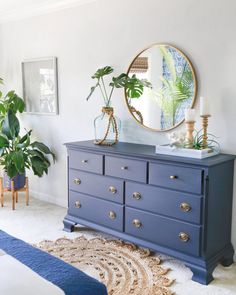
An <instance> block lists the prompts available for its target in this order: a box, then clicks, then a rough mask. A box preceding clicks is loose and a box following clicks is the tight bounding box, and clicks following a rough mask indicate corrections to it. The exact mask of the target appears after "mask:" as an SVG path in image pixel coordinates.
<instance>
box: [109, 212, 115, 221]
mask: <svg viewBox="0 0 236 295" xmlns="http://www.w3.org/2000/svg"><path fill="white" fill-rule="evenodd" d="M109 217H110V218H111V219H116V213H115V212H114V211H110V212H109Z"/></svg>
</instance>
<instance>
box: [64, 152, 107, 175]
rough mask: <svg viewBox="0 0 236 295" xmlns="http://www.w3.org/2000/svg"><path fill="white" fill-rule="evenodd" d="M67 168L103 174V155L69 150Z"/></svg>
mask: <svg viewBox="0 0 236 295" xmlns="http://www.w3.org/2000/svg"><path fill="white" fill-rule="evenodd" d="M68 154H69V168H74V169H79V170H83V171H88V172H93V173H98V174H103V155H98V154H92V153H87V152H81V151H75V150H69V151H68Z"/></svg>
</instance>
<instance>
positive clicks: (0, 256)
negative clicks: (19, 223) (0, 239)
mask: <svg viewBox="0 0 236 295" xmlns="http://www.w3.org/2000/svg"><path fill="white" fill-rule="evenodd" d="M0 294H1V295H32V294H33V295H65V293H64V292H63V291H62V290H61V289H60V288H59V287H57V286H55V285H53V284H52V283H51V282H48V281H47V280H45V279H44V278H42V277H41V276H39V275H38V274H37V273H35V272H34V271H32V270H31V269H30V268H28V267H27V266H25V265H24V264H22V263H21V262H19V261H18V260H16V259H15V258H13V257H11V256H10V255H7V254H6V253H5V252H4V251H2V250H1V249H0Z"/></svg>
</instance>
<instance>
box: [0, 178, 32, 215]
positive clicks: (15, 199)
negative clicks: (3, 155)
mask: <svg viewBox="0 0 236 295" xmlns="http://www.w3.org/2000/svg"><path fill="white" fill-rule="evenodd" d="M14 187H15V186H14V181H12V182H11V189H9V188H4V187H3V178H2V177H0V194H1V195H0V196H1V206H2V207H3V206H4V193H6V192H11V194H12V210H15V207H16V203H18V193H19V192H25V202H26V206H29V180H28V177H26V178H25V186H24V187H22V188H20V189H15V188H14Z"/></svg>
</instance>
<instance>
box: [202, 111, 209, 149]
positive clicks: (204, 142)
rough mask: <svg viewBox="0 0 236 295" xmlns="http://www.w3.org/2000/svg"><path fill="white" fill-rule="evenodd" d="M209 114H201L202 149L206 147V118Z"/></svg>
mask: <svg viewBox="0 0 236 295" xmlns="http://www.w3.org/2000/svg"><path fill="white" fill-rule="evenodd" d="M210 116H211V115H202V116H201V118H202V129H203V136H202V149H206V148H207V147H208V144H207V139H208V137H207V127H208V118H209V117H210Z"/></svg>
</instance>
